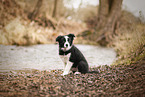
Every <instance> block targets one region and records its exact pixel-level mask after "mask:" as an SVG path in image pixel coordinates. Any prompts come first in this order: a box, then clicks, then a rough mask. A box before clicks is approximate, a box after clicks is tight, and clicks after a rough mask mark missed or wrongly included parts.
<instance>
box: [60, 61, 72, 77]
mask: <svg viewBox="0 0 145 97" xmlns="http://www.w3.org/2000/svg"><path fill="white" fill-rule="evenodd" d="M71 67H72V63H71V62H67V65H66V66H65V69H64V71H63V74H62V75H67V74H68V73H69V71H70V69H71Z"/></svg>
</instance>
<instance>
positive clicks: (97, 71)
mask: <svg viewBox="0 0 145 97" xmlns="http://www.w3.org/2000/svg"><path fill="white" fill-rule="evenodd" d="M88 73H99V72H98V71H89V72H88Z"/></svg>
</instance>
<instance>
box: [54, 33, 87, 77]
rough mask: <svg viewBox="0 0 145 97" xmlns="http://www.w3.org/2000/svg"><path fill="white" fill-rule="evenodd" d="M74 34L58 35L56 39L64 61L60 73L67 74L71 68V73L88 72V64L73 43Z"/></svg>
mask: <svg viewBox="0 0 145 97" xmlns="http://www.w3.org/2000/svg"><path fill="white" fill-rule="evenodd" d="M74 37H75V35H74V34H68V35H65V36H58V37H57V38H56V41H57V42H59V55H60V58H61V59H62V61H63V62H64V71H63V74H62V75H67V74H68V73H69V71H70V69H71V68H72V71H73V73H75V72H76V71H77V70H78V72H80V73H82V74H85V73H88V70H89V66H88V63H87V61H86V59H85V57H84V55H83V54H82V53H81V52H80V50H79V49H78V48H77V47H75V46H74V45H73V40H74Z"/></svg>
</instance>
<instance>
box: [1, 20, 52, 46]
mask: <svg viewBox="0 0 145 97" xmlns="http://www.w3.org/2000/svg"><path fill="white" fill-rule="evenodd" d="M0 33H1V34H0V44H4V45H13V44H16V45H30V44H38V43H50V42H51V41H52V38H51V37H52V36H53V35H54V33H53V31H52V30H51V29H47V28H44V27H40V26H39V25H37V24H36V23H34V22H27V21H24V20H22V19H21V18H20V17H17V18H15V19H13V20H11V21H9V23H8V24H6V25H5V26H4V27H3V29H2V30H0Z"/></svg>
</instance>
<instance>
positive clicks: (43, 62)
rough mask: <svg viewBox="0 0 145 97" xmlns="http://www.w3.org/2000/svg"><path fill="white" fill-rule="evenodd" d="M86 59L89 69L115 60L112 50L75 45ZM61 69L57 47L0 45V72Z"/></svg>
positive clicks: (50, 45) (61, 64)
mask: <svg viewBox="0 0 145 97" xmlns="http://www.w3.org/2000/svg"><path fill="white" fill-rule="evenodd" d="M76 46H77V47H78V48H79V49H80V50H81V52H82V53H83V54H84V56H85V57H86V59H87V61H88V63H89V66H90V67H96V66H99V65H106V64H107V65H110V64H112V62H113V61H114V60H115V59H116V53H115V51H114V50H113V49H112V48H102V47H98V46H92V45H76ZM27 69H37V70H54V69H63V63H62V61H61V59H60V58H59V55H58V45H55V44H47V45H34V46H28V47H24V46H4V45H0V72H5V71H12V70H27Z"/></svg>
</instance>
